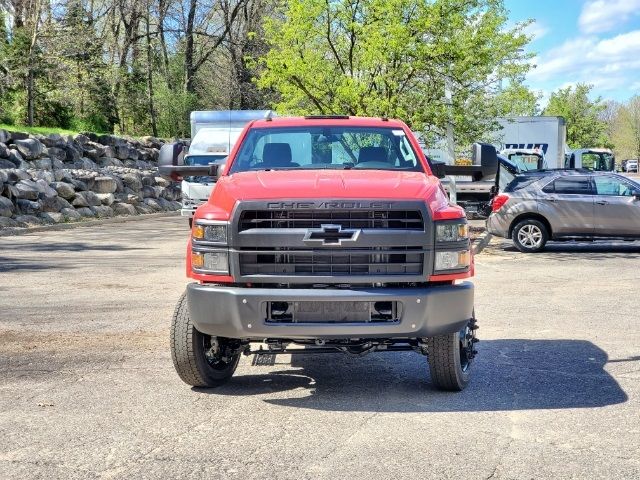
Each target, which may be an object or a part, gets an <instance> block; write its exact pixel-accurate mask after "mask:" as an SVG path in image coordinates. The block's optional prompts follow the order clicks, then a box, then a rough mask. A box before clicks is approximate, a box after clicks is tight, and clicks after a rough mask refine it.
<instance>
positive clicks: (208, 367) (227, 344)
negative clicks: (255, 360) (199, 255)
mask: <svg viewBox="0 0 640 480" xmlns="http://www.w3.org/2000/svg"><path fill="white" fill-rule="evenodd" d="M236 347H237V346H235V345H233V341H232V340H229V339H223V338H217V337H211V336H209V335H205V334H203V333H201V332H199V331H198V330H196V328H195V327H194V325H193V323H192V322H191V318H190V316H189V307H188V305H187V296H186V293H183V294H182V296H181V297H180V300H178V304H177V305H176V309H175V312H174V314H173V319H172V321H171V358H172V359H173V366H174V367H175V369H176V372H177V373H178V376H179V377H180V378H181V379H182V381H183V382H185V383H186V384H188V385H192V386H194V387H205V388H211V387H217V386H220V385H222V384H224V383H226V382H227V381H228V380H229V379H230V378H231V376H232V375H233V373H234V372H235V370H236V367H237V366H238V362H239V361H240V351H239V349H238V348H236Z"/></svg>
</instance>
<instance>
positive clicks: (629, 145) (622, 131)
mask: <svg viewBox="0 0 640 480" xmlns="http://www.w3.org/2000/svg"><path fill="white" fill-rule="evenodd" d="M615 114H616V115H615V118H614V120H613V125H612V131H611V140H612V142H613V143H614V145H615V152H616V157H617V158H618V159H619V160H624V159H627V158H640V96H639V95H635V96H633V97H632V98H630V99H629V100H628V101H627V102H626V103H624V104H622V105H619V106H618V108H617V110H616V111H615Z"/></svg>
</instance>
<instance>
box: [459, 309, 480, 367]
mask: <svg viewBox="0 0 640 480" xmlns="http://www.w3.org/2000/svg"><path fill="white" fill-rule="evenodd" d="M475 326H476V319H475V318H472V319H470V320H469V322H468V323H467V324H466V325H465V326H464V328H462V330H460V334H459V343H460V368H462V371H463V372H466V371H467V370H469V367H470V366H471V363H472V362H473V358H474V357H475V354H476V351H475V350H474V346H475V343H476V342H477V341H478V340H477V338H476V328H475Z"/></svg>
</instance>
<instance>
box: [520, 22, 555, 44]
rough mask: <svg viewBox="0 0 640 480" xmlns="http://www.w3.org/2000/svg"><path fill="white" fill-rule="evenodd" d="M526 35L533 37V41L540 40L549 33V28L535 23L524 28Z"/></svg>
mask: <svg viewBox="0 0 640 480" xmlns="http://www.w3.org/2000/svg"><path fill="white" fill-rule="evenodd" d="M524 33H525V35H527V36H529V37H531V38H532V41H535V40H540V39H541V38H542V37H544V36H545V35H546V34H547V33H549V28H548V27H546V26H545V25H543V24H542V23H540V22H538V21H535V22H533V23H530V24H529V25H527V26H526V27H525V28H524Z"/></svg>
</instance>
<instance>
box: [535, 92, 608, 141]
mask: <svg viewBox="0 0 640 480" xmlns="http://www.w3.org/2000/svg"><path fill="white" fill-rule="evenodd" d="M592 88H593V86H592V85H587V84H584V83H579V84H578V85H576V86H575V87H566V88H561V89H559V90H557V91H556V92H553V93H552V94H551V97H550V98H549V104H548V105H547V107H546V108H545V109H544V112H543V113H544V115H551V116H560V117H564V119H565V121H566V122H567V144H568V145H569V147H570V148H586V147H612V146H613V145H612V143H611V141H610V140H609V136H608V135H607V129H608V126H607V122H606V121H605V120H603V118H602V113H603V112H604V111H605V109H606V105H605V104H604V102H603V101H602V98H601V97H598V98H596V99H595V100H593V101H592V100H590V99H589V93H590V92H591V89H592Z"/></svg>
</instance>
